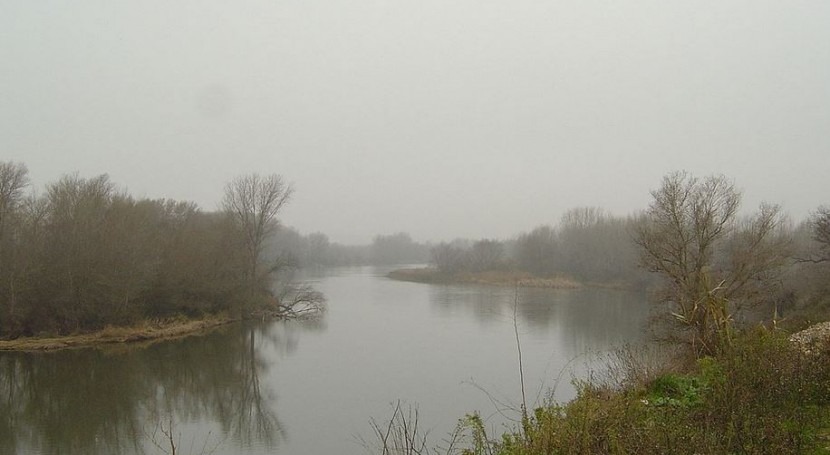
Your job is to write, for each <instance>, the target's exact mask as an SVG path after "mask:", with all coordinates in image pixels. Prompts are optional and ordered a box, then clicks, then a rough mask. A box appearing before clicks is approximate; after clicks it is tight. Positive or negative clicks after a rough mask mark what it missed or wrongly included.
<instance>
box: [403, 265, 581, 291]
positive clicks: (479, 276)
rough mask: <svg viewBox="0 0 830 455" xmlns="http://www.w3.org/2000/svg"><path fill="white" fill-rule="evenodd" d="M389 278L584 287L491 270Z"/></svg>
mask: <svg viewBox="0 0 830 455" xmlns="http://www.w3.org/2000/svg"><path fill="white" fill-rule="evenodd" d="M387 276H388V277H389V278H392V279H395V280H401V281H414V282H418V283H456V284H485V285H490V286H519V287H525V288H550V289H577V288H580V287H582V285H581V284H580V283H578V282H576V281H574V280H572V279H570V278H565V277H552V278H540V277H536V276H533V275H531V274H529V273H527V272H519V271H511V270H491V271H486V272H464V273H459V274H455V275H444V274H441V273H440V272H438V271H437V270H435V269H432V268H418V269H398V270H393V271H392V272H389V274H388V275H387Z"/></svg>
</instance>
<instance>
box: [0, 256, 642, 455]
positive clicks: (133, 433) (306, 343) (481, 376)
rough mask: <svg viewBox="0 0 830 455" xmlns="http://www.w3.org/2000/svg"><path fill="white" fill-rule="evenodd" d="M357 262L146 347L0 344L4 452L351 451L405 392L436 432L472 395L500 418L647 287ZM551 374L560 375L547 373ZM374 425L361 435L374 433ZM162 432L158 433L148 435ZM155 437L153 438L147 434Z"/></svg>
mask: <svg viewBox="0 0 830 455" xmlns="http://www.w3.org/2000/svg"><path fill="white" fill-rule="evenodd" d="M387 271H388V270H387V269H383V268H373V267H363V268H342V269H331V270H325V271H321V272H317V273H306V275H305V276H304V278H305V279H307V280H309V281H311V282H312V283H313V284H314V286H315V287H316V288H317V289H318V290H320V291H322V292H323V293H324V294H325V295H326V297H327V298H328V312H327V313H326V315H325V316H324V317H323V318H322V319H321V320H319V321H304V322H300V321H293V322H270V323H260V324H236V325H231V326H228V327H225V328H223V329H220V330H218V331H214V332H211V333H209V334H207V335H204V336H198V337H191V338H186V339H182V340H174V341H167V342H162V343H158V344H154V345H151V346H148V347H143V348H125V347H118V348H115V349H113V348H109V349H104V350H101V349H84V350H73V351H63V352H56V353H47V354H29V353H5V354H0V453H11V454H112V453H125V454H161V453H165V451H168V452H169V441H168V438H167V436H166V435H165V434H164V433H165V432H167V431H168V428H169V425H170V423H171V422H172V424H173V432H172V434H173V436H174V438H173V439H174V441H175V443H176V445H177V453H179V454H183V455H186V454H199V453H208V452H210V453H214V454H266V453H267V454H273V453H277V454H298V453H302V454H331V453H338V454H363V453H367V451H366V449H365V448H364V447H363V446H361V444H360V443H359V438H360V437H361V436H362V437H365V438H367V439H370V438H369V437H370V435H371V431H370V428H369V424H368V422H369V419H370V418H371V417H375V418H377V419H378V420H383V419H384V418H386V417H388V416H389V415H390V413H391V409H392V408H391V404H392V403H394V402H396V401H397V400H404V401H405V402H407V403H411V404H417V405H418V407H419V409H420V424H421V425H422V426H423V427H425V428H429V429H430V430H431V434H432V436H433V440H434V441H436V443H437V442H438V441H439V440H440V439H441V438H442V437H443V436H444V435H445V434H446V433H448V432H449V431H450V430H451V429H452V428H453V426H454V425H455V423H456V421H457V420H458V418H460V417H463V416H464V414H466V413H468V412H472V411H479V412H480V413H481V414H482V416H483V417H485V418H486V419H487V423H488V425H489V426H490V427H492V428H494V429H496V430H499V429H503V428H504V426H505V425H511V424H512V423H511V422H512V420H511V419H514V418H515V417H516V414H515V412H514V411H512V410H510V409H505V408H517V407H518V404H519V403H520V400H521V392H520V390H521V389H520V382H519V370H518V361H517V345H516V337H515V332H514V313H515V321H516V325H517V327H518V332H519V337H520V340H521V349H522V354H523V362H524V376H525V382H526V390H527V396H528V401H529V402H530V403H529V405H531V406H532V405H533V403H534V402H538V400H540V399H541V398H543V397H544V395H545V394H546V393H547V391H548V390H550V389H554V392H553V393H554V395H555V397H556V398H557V399H559V400H567V399H569V398H571V397H573V395H574V390H573V386H572V385H571V384H570V380H571V377H572V376H576V377H579V376H580V375H584V374H585V369H586V368H587V367H588V363H589V361H590V356H588V355H586V354H588V353H592V352H593V353H595V352H598V351H603V350H606V349H609V348H610V347H613V346H617V345H620V344H622V343H625V342H638V341H641V340H642V339H643V322H644V320H645V317H646V304H645V299H644V297H643V295H642V294H640V293H632V292H625V291H615V290H602V289H581V290H548V289H520V290H519V291H518V295H516V293H515V291H514V290H513V289H510V288H503V287H489V286H466V285H465V286H462V285H427V284H419V283H407V282H400V281H394V280H390V279H387V278H385V277H384V275H385V273H386V272H387ZM557 378H559V379H558V380H557ZM370 440H371V439H370ZM157 445H158V446H157ZM159 446H160V447H159Z"/></svg>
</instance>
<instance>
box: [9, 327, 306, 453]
mask: <svg viewBox="0 0 830 455" xmlns="http://www.w3.org/2000/svg"><path fill="white" fill-rule="evenodd" d="M292 346H294V347H296V337H294V336H292V332H291V331H290V330H288V331H286V330H283V331H274V330H266V326H261V327H256V326H243V325H234V326H229V327H227V328H225V329H223V330H221V331H217V332H214V333H210V334H207V335H205V336H201V337H194V338H187V339H182V340H176V341H170V342H165V343H159V344H155V345H152V346H149V347H145V348H140V349H132V350H129V351H122V352H113V351H102V350H78V351H70V352H60V353H55V354H27V353H5V354H2V355H0V452H2V453H42V454H112V453H154V452H157V451H155V450H148V447H152V445H151V444H148V442H149V441H148V439H149V437H150V434H151V433H152V431H153V425H155V424H158V422H161V421H166V420H167V419H170V418H172V419H173V421H174V422H176V423H177V424H178V425H187V424H188V423H197V424H199V425H206V422H212V423H213V424H214V426H216V427H218V428H219V429H220V433H221V434H220V435H217V438H219V439H220V440H228V439H230V440H232V445H234V446H238V447H250V446H256V447H259V448H263V449H275V448H276V447H277V446H278V445H279V443H280V441H281V440H282V439H283V438H284V437H285V435H284V433H283V431H282V425H280V422H279V419H278V418H277V415H276V411H275V410H276V403H275V400H276V395H275V394H274V392H273V391H272V390H270V389H269V388H268V387H267V385H266V384H263V383H262V382H261V381H260V378H261V377H262V376H263V375H265V374H266V373H267V370H268V369H269V368H271V367H272V366H273V365H271V364H269V362H268V361H266V357H265V356H263V354H262V353H263V352H272V351H279V350H281V349H289V350H290V349H293V348H292ZM148 426H149V428H148ZM201 433H202V434H204V435H206V434H207V431H204V432H201Z"/></svg>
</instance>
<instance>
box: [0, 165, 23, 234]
mask: <svg viewBox="0 0 830 455" xmlns="http://www.w3.org/2000/svg"><path fill="white" fill-rule="evenodd" d="M28 185H29V170H28V169H26V165H24V164H22V163H13V162H0V229H2V228H3V223H4V221H5V219H6V217H7V216H8V214H9V213H10V212H12V211H13V210H15V209H16V207H17V206H18V204H20V201H21V199H22V198H23V190H24V189H25V188H26V187H27V186H28ZM0 234H2V231H1V230H0Z"/></svg>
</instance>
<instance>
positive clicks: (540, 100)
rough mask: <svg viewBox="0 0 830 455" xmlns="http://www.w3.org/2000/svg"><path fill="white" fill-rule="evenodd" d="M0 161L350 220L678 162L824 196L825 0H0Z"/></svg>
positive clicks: (210, 201) (373, 230)
mask: <svg viewBox="0 0 830 455" xmlns="http://www.w3.org/2000/svg"><path fill="white" fill-rule="evenodd" d="M0 160H3V161H7V160H14V161H22V162H24V163H26V165H27V166H28V167H29V170H30V174H31V176H32V179H33V180H34V182H35V183H36V184H37V186H38V187H42V185H44V184H46V183H48V182H50V181H54V180H55V179H57V178H59V177H60V176H61V175H62V174H65V173H69V172H74V171H78V172H79V173H80V174H81V175H82V176H94V175H98V174H101V173H108V174H109V175H110V177H111V178H112V180H113V181H115V182H116V183H118V184H120V185H122V186H123V187H125V188H127V189H128V190H129V191H130V192H131V193H132V194H133V195H135V196H146V197H151V198H158V197H169V198H174V199H185V200H192V201H195V202H197V203H198V204H199V205H200V206H201V207H203V208H205V209H209V210H212V209H215V208H216V207H217V206H218V203H219V200H220V199H221V195H222V191H223V186H224V184H225V183H226V182H227V181H228V180H230V179H231V178H233V177H234V176H236V175H240V174H245V173H250V172H258V173H263V174H267V173H278V174H281V175H283V176H284V177H285V179H286V180H288V181H290V182H292V183H293V185H294V186H295V188H296V194H295V198H294V200H293V202H292V204H291V205H290V206H289V207H288V208H287V209H286V210H285V212H284V214H283V221H284V223H286V224H288V225H292V226H295V227H297V228H298V229H300V230H301V231H303V232H306V233H308V232H312V231H323V232H325V233H327V234H328V235H329V236H330V237H331V239H332V240H334V241H339V242H344V243H360V242H368V241H370V240H371V237H372V236H373V235H374V234H378V233H392V232H395V231H401V230H405V231H408V232H410V233H411V234H412V236H413V237H414V238H415V239H417V240H440V239H451V238H453V237H458V236H461V237H474V238H479V237H509V236H512V235H513V234H516V233H518V232H519V231H524V230H529V229H531V228H533V227H534V226H536V225H538V224H541V223H555V222H556V221H557V220H558V219H559V217H560V216H561V214H562V213H563V212H564V211H565V210H567V209H568V208H571V207H575V206H601V207H605V208H607V209H609V210H611V211H612V212H614V213H617V214H626V213H629V212H632V211H635V210H639V209H642V208H645V207H646V206H647V205H648V202H649V198H650V196H649V190H650V189H653V188H655V187H657V186H658V185H659V183H660V179H661V177H662V176H663V175H664V174H666V173H668V172H670V171H672V170H678V169H685V170H688V171H690V172H692V173H694V174H697V175H700V176H703V175H707V174H711V173H723V174H725V175H727V176H728V177H730V178H731V179H734V181H735V183H736V184H737V186H738V187H740V188H742V189H743V190H744V201H745V205H746V206H747V207H752V206H757V204H758V203H759V202H760V201H762V200H766V201H770V202H777V203H781V204H782V205H783V206H784V208H785V210H786V211H787V212H788V213H790V214H791V215H792V216H793V217H794V218H796V219H800V218H802V217H804V216H806V215H807V214H808V213H809V211H810V210H812V209H815V208H816V207H817V206H818V205H820V204H828V203H830V2H828V1H823V0H815V1H794V0H788V1H780V0H775V1H760V0H750V1H728V0H727V1H724V0H714V1H667V0H655V1H633V0H632V1H610V0H609V1H586V0H573V1H530V0H500V1H490V0H388V1H382V0H373V1H363V0H271V1H239V0H235V1H227V0H193V1H170V0H164V1H148V0H141V1H135V0H132V1H113V0H101V1H83V0H82V1H45V0H38V1H31V0H19V1H17V0H0Z"/></svg>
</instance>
